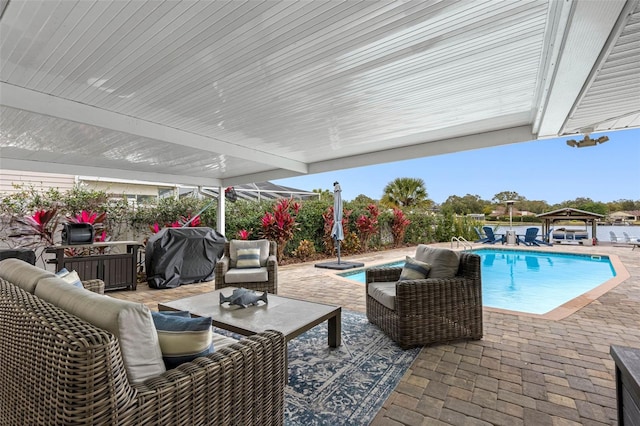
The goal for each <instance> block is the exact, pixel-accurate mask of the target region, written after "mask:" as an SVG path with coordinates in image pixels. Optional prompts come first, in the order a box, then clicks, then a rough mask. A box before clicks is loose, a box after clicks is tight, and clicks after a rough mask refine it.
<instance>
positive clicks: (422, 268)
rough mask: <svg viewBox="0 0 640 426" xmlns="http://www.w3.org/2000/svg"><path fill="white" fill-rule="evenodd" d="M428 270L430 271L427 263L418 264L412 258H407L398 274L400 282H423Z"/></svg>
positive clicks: (417, 261) (418, 262)
mask: <svg viewBox="0 0 640 426" xmlns="http://www.w3.org/2000/svg"><path fill="white" fill-rule="evenodd" d="M429 270H431V265H429V264H428V263H425V262H420V261H419V260H415V259H414V258H413V257H409V256H407V260H406V261H405V263H404V267H403V268H402V272H401V273H400V281H406V280H423V279H425V278H427V276H428V275H429Z"/></svg>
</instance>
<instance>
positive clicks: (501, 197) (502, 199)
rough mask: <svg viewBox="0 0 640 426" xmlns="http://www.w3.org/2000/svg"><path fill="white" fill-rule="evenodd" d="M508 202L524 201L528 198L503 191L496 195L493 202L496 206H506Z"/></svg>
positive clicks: (513, 192)
mask: <svg viewBox="0 0 640 426" xmlns="http://www.w3.org/2000/svg"><path fill="white" fill-rule="evenodd" d="M508 200H513V201H523V200H526V198H524V197H523V196H522V195H520V194H518V193H517V192H515V191H502V192H498V193H497V194H496V195H494V196H493V199H492V200H491V201H493V202H494V203H496V204H504V203H506V202H507V201H508Z"/></svg>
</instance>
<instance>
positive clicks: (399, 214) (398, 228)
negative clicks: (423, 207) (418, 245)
mask: <svg viewBox="0 0 640 426" xmlns="http://www.w3.org/2000/svg"><path fill="white" fill-rule="evenodd" d="M410 223H411V221H410V220H409V219H407V217H406V216H405V215H404V212H403V211H402V210H400V209H393V222H392V223H391V234H392V235H393V245H394V246H395V247H399V246H400V245H401V244H402V243H403V241H404V234H405V233H406V231H407V227H408V226H409V224H410Z"/></svg>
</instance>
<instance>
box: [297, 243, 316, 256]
mask: <svg viewBox="0 0 640 426" xmlns="http://www.w3.org/2000/svg"><path fill="white" fill-rule="evenodd" d="M294 254H295V256H296V257H297V258H298V259H300V260H307V259H309V258H310V257H312V256H313V255H314V254H316V247H315V246H314V245H313V242H312V241H309V240H302V241H300V244H298V248H297V249H296V250H295V252H294Z"/></svg>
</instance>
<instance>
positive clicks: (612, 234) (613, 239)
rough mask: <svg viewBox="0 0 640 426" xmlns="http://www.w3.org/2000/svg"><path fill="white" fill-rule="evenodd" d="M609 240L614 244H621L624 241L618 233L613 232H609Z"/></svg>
mask: <svg viewBox="0 0 640 426" xmlns="http://www.w3.org/2000/svg"><path fill="white" fill-rule="evenodd" d="M609 238H610V239H611V242H612V243H621V242H622V240H621V239H620V237H618V236H617V235H616V233H615V232H613V231H609Z"/></svg>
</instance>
